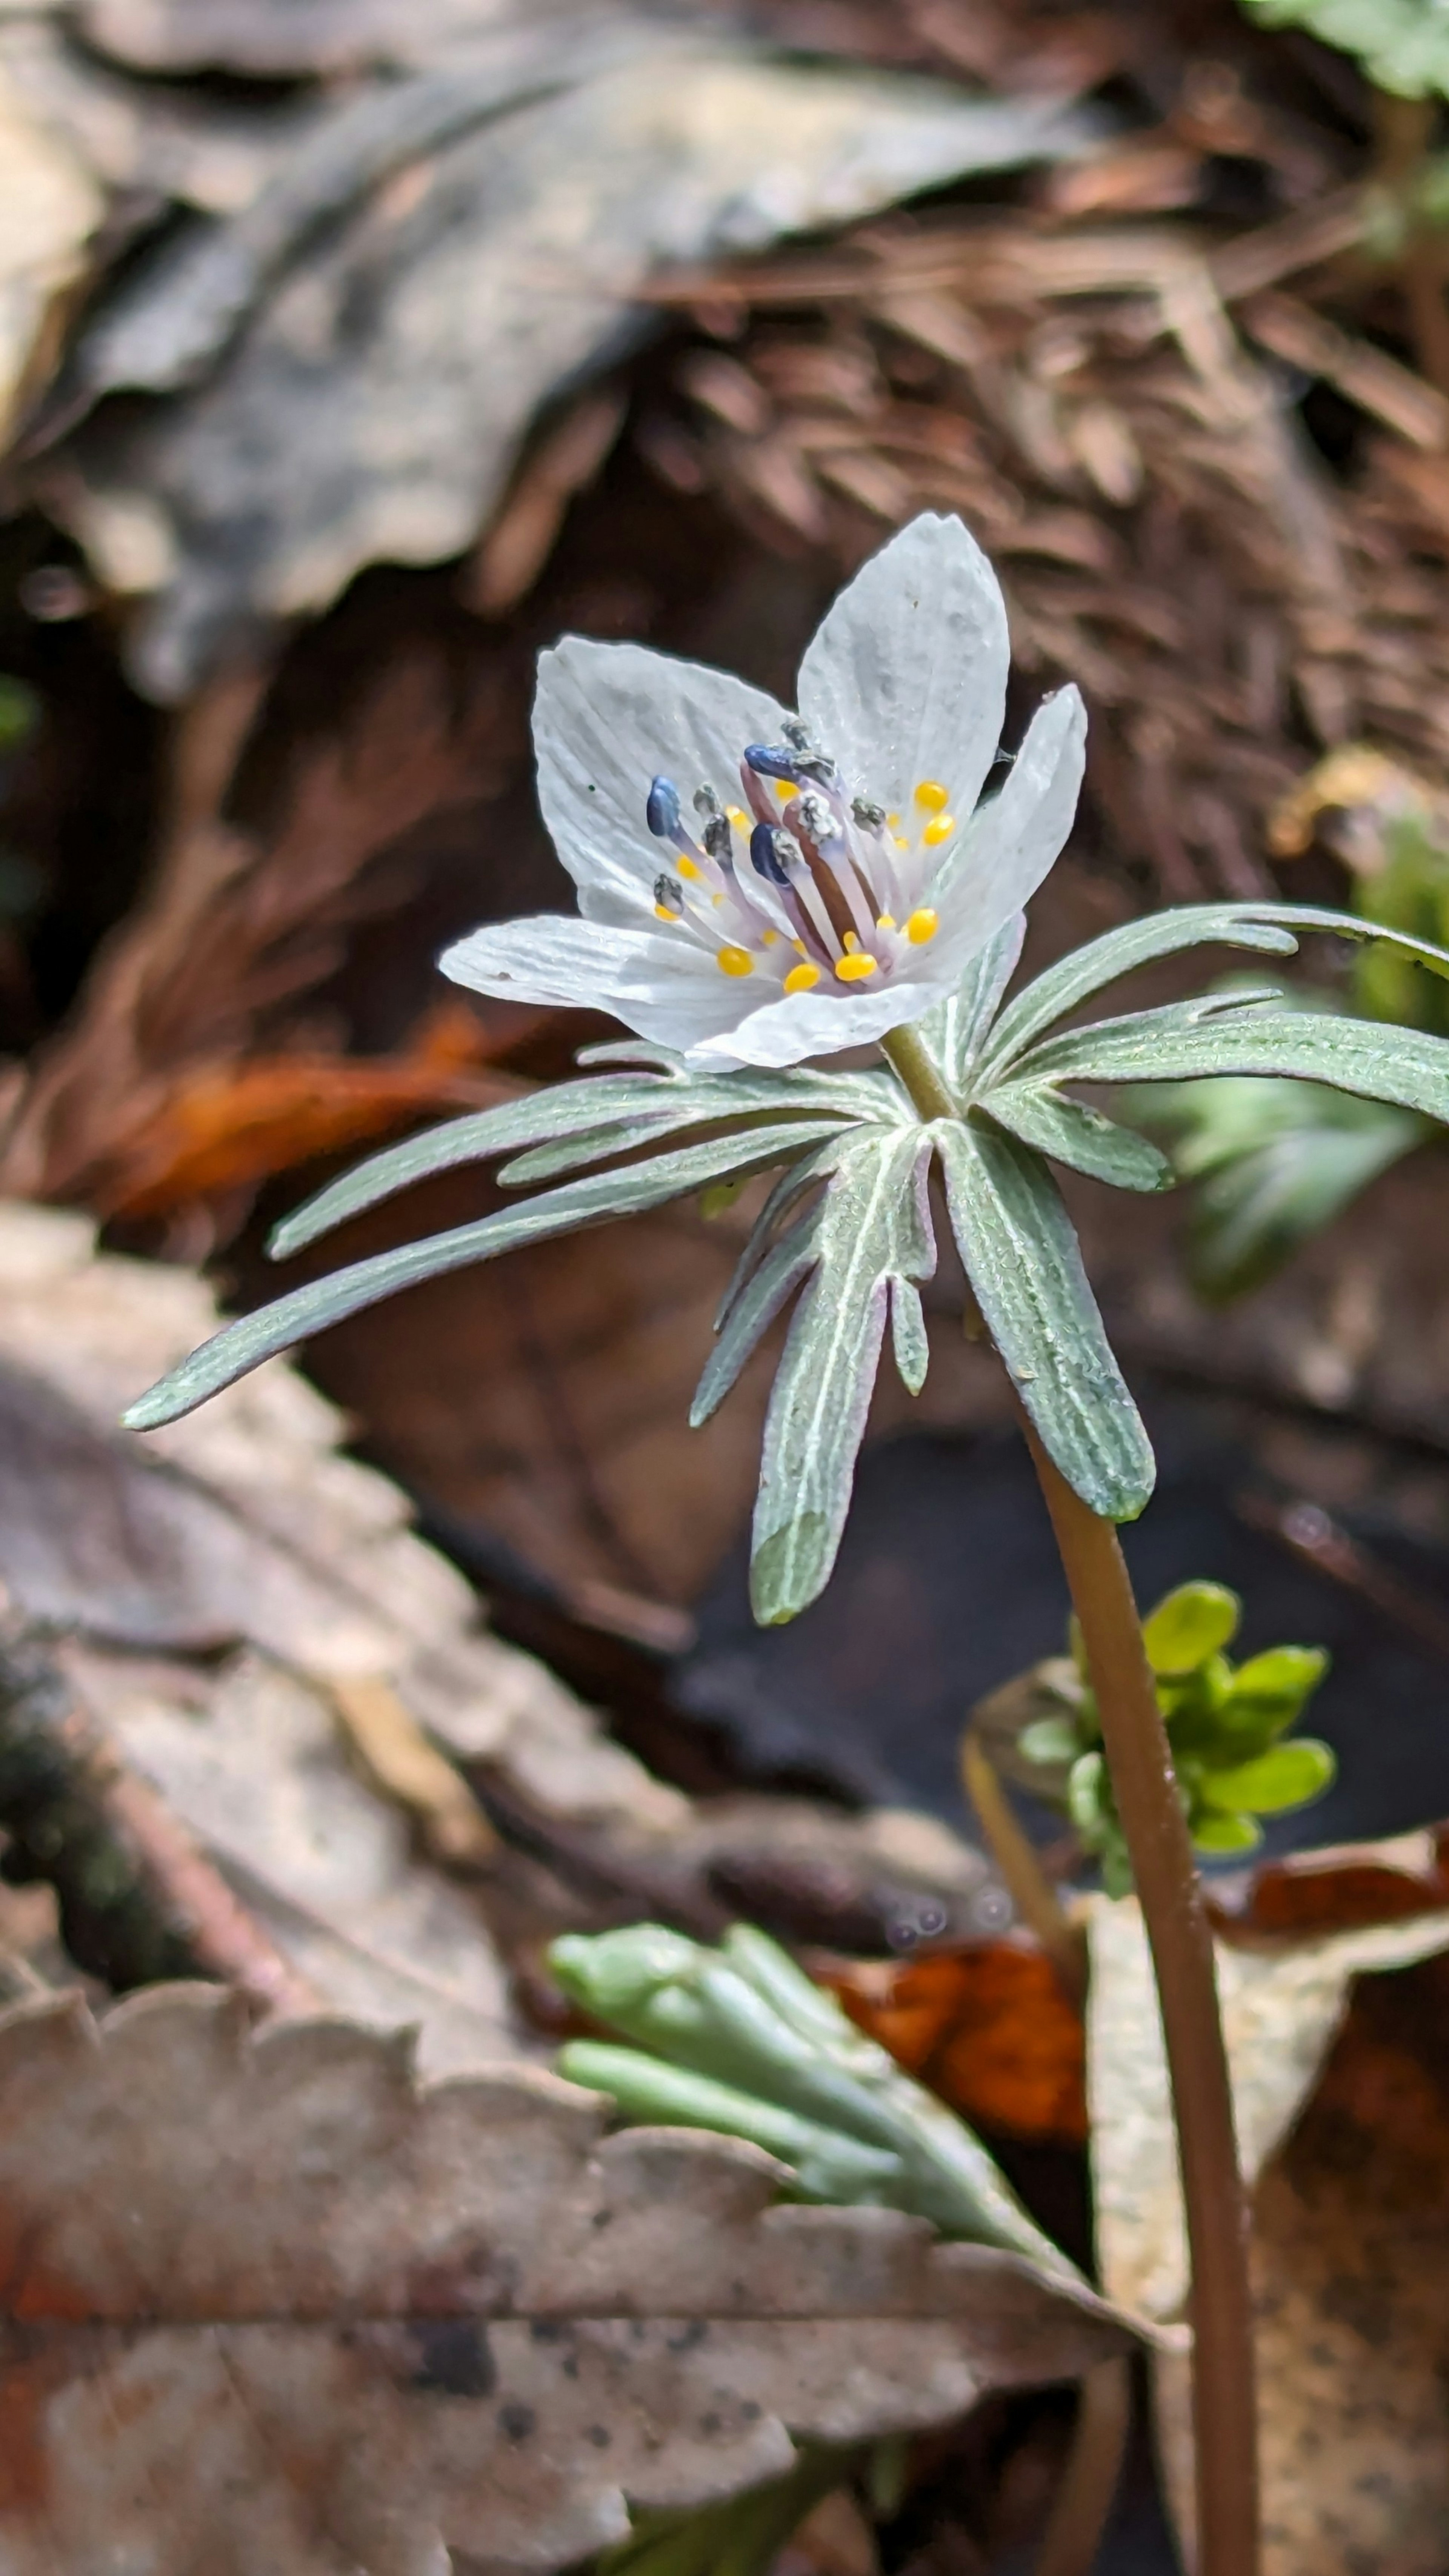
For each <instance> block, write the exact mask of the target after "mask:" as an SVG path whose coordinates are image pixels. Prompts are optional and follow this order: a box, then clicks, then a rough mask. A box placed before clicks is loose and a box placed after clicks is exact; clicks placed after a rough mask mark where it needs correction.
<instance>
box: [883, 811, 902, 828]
mask: <svg viewBox="0 0 1449 2576" xmlns="http://www.w3.org/2000/svg"><path fill="white" fill-rule="evenodd" d="M886 823H887V826H888V828H889V829H890V830H891V831H892V832H898V831H899V830H900V828H901V818H900V816H899V814H887V816H886Z"/></svg>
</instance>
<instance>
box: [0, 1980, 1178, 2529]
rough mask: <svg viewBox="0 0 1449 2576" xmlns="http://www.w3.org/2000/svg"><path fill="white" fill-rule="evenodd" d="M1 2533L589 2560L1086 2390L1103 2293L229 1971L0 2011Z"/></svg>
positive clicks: (569, 2091)
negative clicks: (764, 2487) (894, 2435)
mask: <svg viewBox="0 0 1449 2576" xmlns="http://www.w3.org/2000/svg"><path fill="white" fill-rule="evenodd" d="M0 2104H3V2110H0V2209H3V2233H4V2246H5V2251H4V2256H3V2261H0V2277H3V2279H4V2282H5V2290H6V2310H7V2314H8V2319H9V2322H8V2325H7V2327H6V2328H5V2329H4V2341H3V2358H4V2364H5V2382H4V2389H3V2401H0V2402H3V2405H4V2410H5V2421H6V2425H7V2434H8V2439H7V2449H6V2454H5V2469H4V2471H3V2474H0V2555H3V2563H4V2565H5V2567H6V2571H7V2576H54V2570H55V2568H56V2567H57V2565H63V2566H66V2567H80V2566H82V2565H87V2564H95V2563H98V2562H99V2560H100V2559H101V2558H102V2557H103V2556H104V2557H108V2558H112V2559H114V2558H115V2557H116V2556H117V2554H118V2553H119V2554H121V2555H123V2556H125V2557H126V2558H127V2559H128V2560H132V2559H134V2560H135V2561H136V2563H140V2561H141V2560H142V2558H144V2562H145V2564H146V2566H147V2567H148V2569H150V2570H152V2571H154V2576H173V2572H174V2576H196V2571H197V2570H198V2569H199V2568H201V2567H202V2566H203V2565H204V2566H205V2567H206V2568H207V2569H208V2571H211V2570H214V2571H216V2576H232V2571H235V2576H241V2571H243V2570H246V2569H252V2568H257V2567H262V2566H265V2567H266V2569H267V2570H268V2576H338V2571H340V2570H341V2569H342V2568H343V2567H344V2566H345V2567H347V2568H349V2569H352V2568H355V2569H357V2570H359V2571H362V2570H366V2571H367V2576H404V2571H405V2570H408V2571H410V2570H422V2569H424V2568H427V2569H428V2570H430V2571H432V2570H437V2571H439V2576H441V2571H442V2569H443V2568H444V2567H445V2565H446V2564H447V2553H448V2552H449V2551H450V2550H452V2551H457V2552H460V2553H466V2554H467V2556H468V2557H469V2558H470V2559H475V2558H476V2559H482V2560H484V2561H485V2562H486V2563H488V2564H489V2565H495V2566H496V2565H498V2564H499V2563H503V2564H506V2565H512V2566H516V2567H517V2566H529V2567H537V2568H553V2567H557V2566H559V2565H561V2564H566V2563H568V2562H569V2561H572V2560H574V2559H578V2558H582V2557H584V2556H586V2555H588V2554H590V2553H591V2552H592V2551H594V2550H595V2549H597V2548H599V2547H600V2546H602V2545H604V2544H606V2543H608V2542H611V2541H615V2540H619V2539H622V2538H623V2537H624V2536H625V2535H626V2533H627V2530H628V2513H627V2506H626V2499H627V2500H628V2502H632V2503H637V2504H639V2505H647V2506H682V2505H688V2504H692V2503H696V2502H700V2501H703V2500H705V2499H714V2498H717V2497H719V2496H722V2495H727V2494H729V2493H731V2492H732V2491H734V2490H736V2489H738V2488H741V2487H744V2486H746V2485H749V2484H753V2483H755V2482H757V2481H759V2480H760V2479H762V2478H764V2477H768V2476H770V2475H772V2474H776V2473H778V2472H779V2471H780V2470H781V2469H783V2468H785V2467H786V2466H788V2465H789V2462H790V2458H791V2441H790V2437H791V2435H798V2436H801V2437H806V2438H810V2439H814V2440H819V2441H827V2442H832V2443H841V2442H851V2441H857V2440H860V2439H862V2438H865V2437H868V2436H871V2435H874V2434H878V2433H882V2432H886V2431H901V2430H906V2429H910V2428H914V2427H919V2426H925V2425H930V2424H934V2423H940V2422H942V2421H945V2420H947V2419H949V2418H950V2417H952V2416H954V2415H956V2414H958V2413H960V2412H961V2411H962V2410H963V2409H964V2408H966V2407H968V2406H970V2405H971V2404H972V2403H973V2402H974V2401H975V2399H976V2398H977V2397H978V2396H980V2395H981V2394H982V2393H983V2392H984V2391H985V2390H987V2389H988V2388H992V2387H1008V2386H1012V2385H1021V2384H1023V2383H1031V2382H1040V2381H1044V2380H1057V2379H1066V2378H1075V2377H1076V2376H1078V2375H1079V2374H1080V2373H1081V2372H1082V2371H1083V2370H1084V2369H1086V2368H1088V2367H1089V2366H1090V2365H1091V2364H1092V2363H1094V2362H1095V2361H1097V2360H1099V2359H1102V2358H1104V2357H1106V2356H1107V2355H1109V2354H1110V2353H1112V2352H1113V2351H1115V2350H1119V2349H1121V2348H1123V2345H1124V2343H1125V2341H1126V2340H1127V2338H1126V2336H1125V2334H1124V2330H1123V2328H1122V2326H1121V2324H1120V2323H1119V2322H1118V2321H1117V2320H1116V2319H1115V2317H1114V2316H1113V2314H1112V2312H1111V2311H1110V2310H1109V2309H1108V2308H1107V2307H1106V2306H1105V2305H1104V2303H1103V2302H1101V2301H1099V2300H1097V2299H1096V2298H1094V2297H1093V2296H1092V2294H1091V2293H1088V2292H1083V2293H1080V2294H1075V2295H1074V2294H1072V2293H1070V2292H1068V2291H1064V2290H1062V2289H1060V2288H1059V2287H1056V2286H1053V2285H1048V2284H1047V2283H1045V2282H1044V2281H1041V2280H1039V2279H1038V2278H1036V2277H1035V2276H1034V2274H1033V2273H1032V2271H1031V2269H1030V2267H1029V2266H1028V2265H1026V2264H1025V2263H1024V2262H1021V2261H1019V2260H1017V2259H1015V2258H1013V2257H1011V2256H1008V2255H1001V2254H998V2253H995V2252H994V2251H988V2250H986V2249H983V2248H980V2247H976V2246H960V2245H942V2244H940V2243H939V2242H938V2241H937V2240H935V2239H934V2238H933V2236H932V2234H931V2232H930V2230H929V2229H928V2228H926V2227H924V2226H923V2225H921V2224H920V2223H918V2222H916V2221H913V2220H910V2219H906V2218H902V2217H900V2216H898V2215H897V2214H896V2213H894V2212H890V2211H884V2210H878V2209H871V2210H853V2209H801V2208H793V2207H778V2206H775V2205H774V2204H775V2195H776V2188H777V2183H778V2179H779V2168H778V2167H776V2166H775V2165H773V2163H772V2162H771V2160H770V2159H769V2158H768V2157H766V2156H763V2155H761V2154H760V2153H759V2152H758V2151H757V2150H756V2149H753V2148H751V2147H747V2146H743V2145H741V2144H739V2143H737V2142H734V2141H729V2140H721V2139H715V2138H711V2137H707V2136H704V2135H702V2134H699V2133H696V2132H689V2133H684V2132H679V2131H670V2130H634V2131H630V2132H626V2133H624V2134H622V2135H620V2136H618V2137H615V2138H611V2139H608V2140H603V2141H601V2139H600V2136H599V2128H600V2120H601V2116H602V2106H601V2105H600V2104H599V2103H598V2102H597V2100H596V2099H595V2097H593V2096H591V2095H589V2094H586V2093H581V2092H579V2091H577V2090H576V2089H575V2088H573V2087H572V2086H568V2085H565V2084H562V2083H560V2082H558V2081H557V2080H556V2079H554V2078H552V2077H549V2076H545V2075H540V2074H532V2073H529V2072H527V2071H525V2070H508V2071H507V2072H503V2073H499V2074H496V2075H493V2076H489V2075H481V2076H478V2077H475V2078H473V2079H472V2080H468V2081H458V2082H453V2083H448V2084H443V2085H440V2086H438V2087H436V2088H434V2089H431V2090H429V2091H426V2092H423V2093H422V2094H421V2095H419V2094H418V2093H416V2092H415V2091H414V2089H413V2086H412V2082H411V2078H410V2074H409V2069H408V2064H407V2057H406V2052H405V2051H404V2050H399V2048H398V2047H397V2046H396V2045H395V2044H390V2043H387V2042H383V2041H379V2040H378V2039H377V2038H375V2037H373V2036H370V2035H368V2034H367V2033H364V2032H361V2031H358V2030H356V2029H351V2028H348V2027H347V2026H346V2025H343V2024H339V2023H333V2024H322V2023H313V2024H303V2023H290V2024H288V2023H283V2024H275V2025H273V2026H272V2027H271V2029H270V2030H269V2031H264V2032H263V2033H262V2034H261V2035H260V2036H253V2035H251V2034H250V2033H249V2032H248V2030H247V2028H246V2027H245V2016H244V2014H243V2013H242V2012H241V2011H240V2010H239V2009H238V2008H236V2006H235V2005H234V2003H233V2001H232V1999H231V1998H229V1997H227V1996H225V1995H224V1994H219V1993H218V1992H217V1991H216V1990H215V1989H209V1988H200V1987H158V1988H153V1989H151V1990H150V1992H148V1993H147V1994H145V1995H142V1996H138V1997H136V1998H134V1999H132V2000H131V2001H130V2002H129V2003H127V2004H124V2005H122V2006H120V2007H119V2008H118V2009H117V2010H116V2011H114V2012H113V2013H111V2014H109V2015H108V2016H107V2017H106V2019H105V2021H104V2022H103V2023H102V2024H101V2025H100V2027H99V2029H98V2028H97V2026H96V2025H95V2024H94V2023H92V2022H91V2020H90V2019H89V2016H88V2015H87V2014H86V2013H85V2012H84V2010H83V2009H80V2008H73V2007H70V2006H67V2005H65V2004H61V2005H59V2006H56V2005H53V2004H46V2005H43V2006H40V2007H39V2008H36V2009H34V2010H31V2011H24V2010H22V2011H21V2012H20V2013H18V2014H16V2015H14V2016H12V2017H11V2018H10V2019H9V2021H8V2022H7V2023H6V2024H5V2025H4V2027H3V2030H0Z"/></svg>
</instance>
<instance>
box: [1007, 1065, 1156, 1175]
mask: <svg viewBox="0 0 1449 2576" xmlns="http://www.w3.org/2000/svg"><path fill="white" fill-rule="evenodd" d="M979 1105H980V1107H981V1108H982V1109H983V1110H984V1111H985V1113H986V1115H987V1116H988V1117H989V1118H993V1119H994V1120H995V1121H996V1124H997V1125H998V1126H999V1127H1004V1128H1005V1129H1006V1130H1007V1133H1008V1134H1009V1135H1012V1136H1015V1137H1016V1138H1018V1140H1019V1141H1020V1143H1022V1144H1023V1145H1032V1146H1035V1148H1036V1151H1037V1152H1038V1153H1039V1154H1049V1155H1050V1156H1051V1158H1052V1161H1053V1162H1055V1163H1066V1164H1067V1165H1069V1167H1070V1168H1071V1170H1072V1171H1074V1172H1085V1174H1086V1175H1087V1178H1088V1179H1089V1180H1093V1181H1106V1182H1108V1183H1109V1184H1110V1185H1111V1187H1112V1188H1114V1189H1118V1190H1170V1189H1171V1188H1172V1187H1173V1185H1174V1182H1175V1180H1176V1174H1175V1173H1174V1171H1173V1168H1172V1165H1171V1163H1170V1162H1169V1161H1168V1158H1167V1156H1166V1155H1165V1154H1164V1153H1163V1152H1162V1151H1161V1150H1160V1148H1159V1147H1158V1146H1156V1145H1153V1144H1150V1143H1149V1142H1148V1139H1147V1138H1146V1137H1145V1136H1139V1135H1138V1134H1137V1133H1136V1132H1135V1130H1134V1129H1133V1128H1131V1127H1123V1126H1120V1125H1119V1124H1118V1122H1117V1120H1116V1119H1115V1118H1108V1117H1105V1116H1104V1115H1103V1113H1102V1111H1101V1110H1100V1109H1087V1108H1085V1107H1084V1106H1083V1104H1082V1103H1081V1101H1080V1100H1069V1099H1068V1098H1067V1097H1066V1096H1065V1094H1064V1093H1062V1092H1060V1091H1058V1090H1057V1089H1056V1088H1055V1086H1054V1085H1053V1084H1052V1083H1049V1082H1003V1083H999V1084H998V1085H997V1086H996V1088H995V1089H994V1090H992V1091H990V1092H988V1093H987V1094H986V1096H985V1098H984V1099H983V1100H982V1101H981V1103H980V1104H979Z"/></svg>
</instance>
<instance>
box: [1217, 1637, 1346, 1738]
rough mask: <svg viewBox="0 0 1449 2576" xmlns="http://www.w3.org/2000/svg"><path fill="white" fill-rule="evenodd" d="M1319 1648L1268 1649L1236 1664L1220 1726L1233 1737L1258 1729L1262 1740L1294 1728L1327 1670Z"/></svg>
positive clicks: (1287, 1647) (1324, 1657)
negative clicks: (1243, 1730)
mask: <svg viewBox="0 0 1449 2576" xmlns="http://www.w3.org/2000/svg"><path fill="white" fill-rule="evenodd" d="M1328 1665H1329V1658H1328V1656H1327V1655H1326V1654H1325V1652H1324V1650H1323V1648H1322V1647H1321V1646H1272V1647H1270V1648H1269V1650H1268V1652H1267V1653H1266V1654H1262V1655H1254V1656H1252V1657H1251V1658H1250V1660H1249V1661H1248V1662H1247V1663H1246V1664H1240V1665H1239V1667H1238V1669H1237V1671H1236V1673H1235V1674H1234V1675H1233V1680H1232V1686H1231V1689H1230V1690H1229V1692H1228V1696H1227V1700H1226V1703H1225V1705H1224V1708H1223V1712H1222V1715H1223V1722H1224V1724H1225V1725H1226V1726H1229V1727H1231V1728H1232V1730H1233V1732H1234V1733H1235V1734H1236V1733H1237V1732H1238V1731H1239V1730H1241V1729H1244V1728H1249V1727H1255V1728H1261V1729H1262V1730H1263V1732H1264V1734H1265V1736H1266V1737H1271V1736H1275V1735H1282V1734H1283V1733H1285V1732H1286V1730H1287V1728H1289V1727H1290V1726H1294V1725H1296V1724H1297V1722H1298V1719H1299V1718H1300V1717H1301V1716H1302V1714H1303V1710H1304V1707H1305V1706H1306V1704H1307V1702H1308V1701H1309V1700H1310V1699H1311V1698H1312V1696H1313V1693H1314V1692H1315V1691H1316V1690H1317V1688H1318V1686H1319V1683H1320V1682H1321V1681H1322V1679H1323V1677H1324V1674H1325V1673H1326V1672H1327V1670H1328Z"/></svg>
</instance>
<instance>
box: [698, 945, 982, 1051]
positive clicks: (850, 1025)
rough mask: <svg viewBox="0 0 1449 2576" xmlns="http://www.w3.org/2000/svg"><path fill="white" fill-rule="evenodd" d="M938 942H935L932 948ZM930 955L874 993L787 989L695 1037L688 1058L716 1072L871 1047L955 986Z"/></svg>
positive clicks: (923, 953)
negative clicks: (719, 1027)
mask: <svg viewBox="0 0 1449 2576" xmlns="http://www.w3.org/2000/svg"><path fill="white" fill-rule="evenodd" d="M938 945H939V942H936V941H933V942H932V947H933V948H934V947H936V946H938ZM928 958H930V951H929V950H927V949H922V951H921V959H922V963H921V965H920V967H919V968H918V969H915V970H914V971H913V972H912V974H911V976H910V979H909V981H905V980H901V981H898V982H896V983H893V984H883V985H881V986H880V987H879V989H878V990H876V991H874V992H869V993H866V992H861V991H859V990H857V991H855V992H853V993H832V992H828V991H824V992H814V993H787V994H785V995H784V997H783V998H782V999H781V1000H779V1001H776V1002H767V1003H766V1004H765V1006H764V1008H763V1009H760V1010H755V1011H752V1012H751V1013H750V1014H749V1016H748V1017H747V1018H744V1019H741V1020H740V1021H739V1022H738V1023H737V1024H736V1026H735V1027H733V1028H731V1029H725V1030H722V1031H721V1032H720V1033H719V1034H718V1035H717V1036H715V1037H711V1038H706V1039H703V1040H697V1041H696V1042H695V1043H694V1044H693V1045H692V1046H691V1047H690V1049H689V1062H690V1063H691V1064H693V1065H698V1066H705V1067H712V1068H713V1069H714V1070H716V1071H718V1070H719V1069H720V1068H721V1067H722V1066H725V1065H732V1064H754V1065H769V1066H771V1067H779V1066H780V1065H786V1064H804V1063H805V1062H806V1061H807V1060H808V1059H809V1058H810V1057H812V1056H819V1055H838V1054H840V1053H841V1052H842V1051H843V1049H845V1048H846V1047H858V1046H867V1045H869V1043H870V1041H871V1040H872V1039H873V1038H881V1037H884V1036H885V1033H886V1031H887V1029H899V1028H904V1027H906V1026H908V1025H909V1023H910V1022H911V1021H912V1020H918V1019H920V1018H921V1017H922V1015H923V1014H924V1013H925V1012H926V1011H929V1010H930V1009H932V1007H933V1006H934V1004H935V1003H937V1002H939V1001H940V1000H941V999H942V997H943V995H944V994H946V993H948V992H950V991H951V990H952V989H953V988H954V984H955V980H956V978H955V976H954V974H953V973H952V972H951V971H950V970H949V969H944V968H938V966H937V964H936V961H935V960H934V959H931V962H930V963H929V965H928V964H927V963H926V961H927V959H928Z"/></svg>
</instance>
